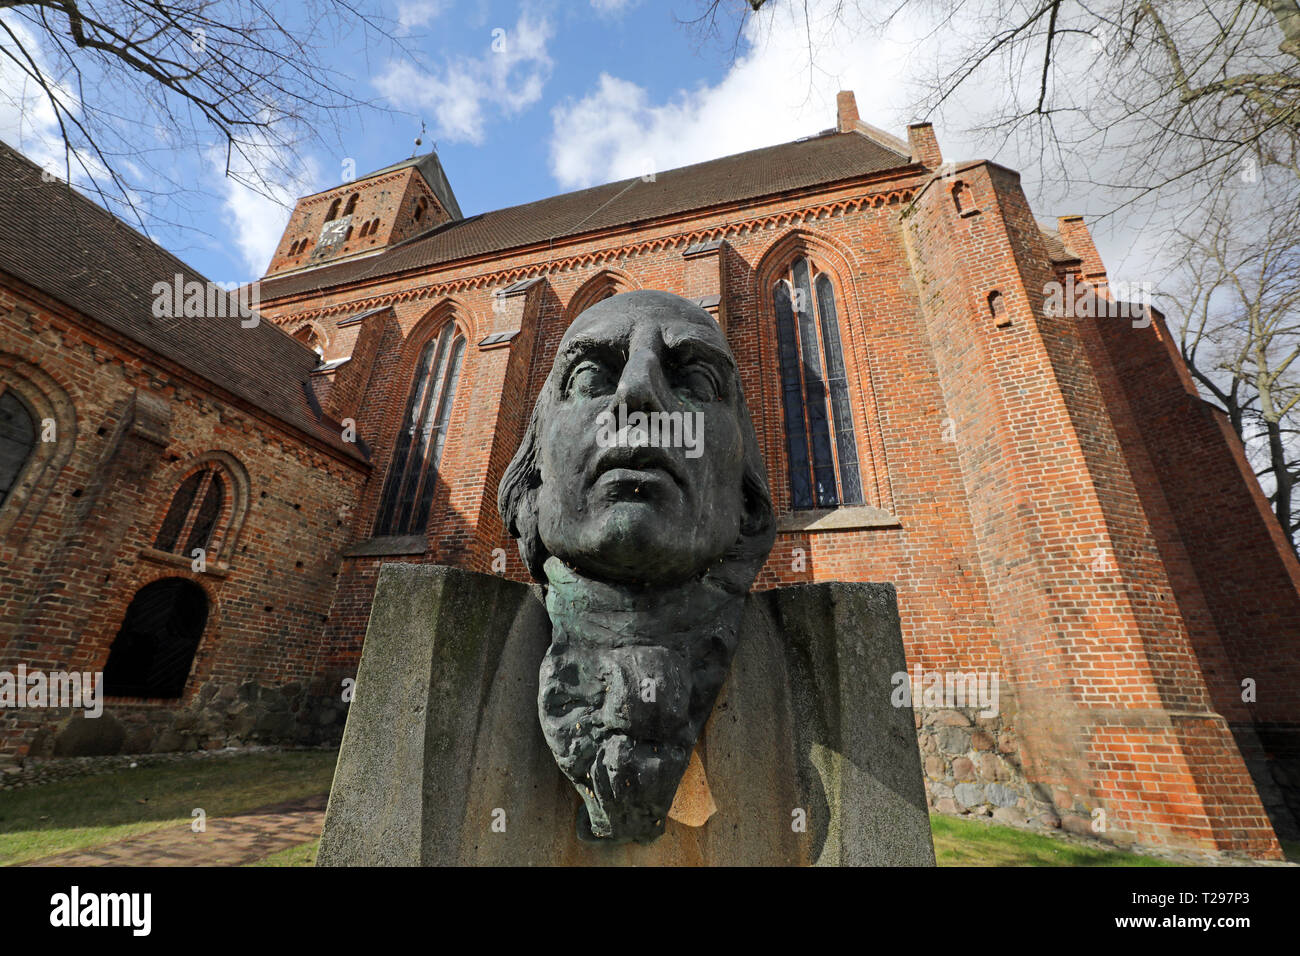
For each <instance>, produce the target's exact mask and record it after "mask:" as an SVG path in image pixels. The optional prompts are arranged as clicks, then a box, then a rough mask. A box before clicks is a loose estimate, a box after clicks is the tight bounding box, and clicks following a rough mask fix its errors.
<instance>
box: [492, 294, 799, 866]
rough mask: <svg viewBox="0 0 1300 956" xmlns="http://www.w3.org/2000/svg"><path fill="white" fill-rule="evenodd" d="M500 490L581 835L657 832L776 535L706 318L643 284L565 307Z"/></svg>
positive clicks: (762, 475) (725, 358)
mask: <svg viewBox="0 0 1300 956" xmlns="http://www.w3.org/2000/svg"><path fill="white" fill-rule="evenodd" d="M498 502H499V506H500V509H501V515H502V518H503V519H504V521H505V524H506V527H507V529H508V531H509V533H510V534H511V535H513V536H514V537H516V538H518V539H519V549H520V553H521V554H522V556H523V559H524V561H525V563H526V564H527V566H528V568H529V570H530V571H531V573H532V574H533V576H534V577H535V578H536V579H537V580H539V581H541V582H542V583H543V584H545V585H546V590H547V595H546V606H547V611H548V613H549V614H550V618H551V626H552V640H551V646H550V648H549V649H548V650H547V652H546V656H545V658H544V659H543V661H542V666H541V675H540V676H541V686H540V692H539V697H538V714H539V717H540V720H541V724H542V730H543V733H544V734H545V737H546V740H547V743H548V744H549V745H550V748H551V750H552V752H553V753H554V754H555V759H556V762H557V763H558V764H559V766H560V769H561V770H562V771H563V772H564V773H565V775H566V776H567V777H568V778H569V779H570V780H571V781H572V782H573V784H574V785H575V786H576V787H577V788H578V792H579V794H580V795H581V796H582V799H583V804H584V808H583V814H582V815H581V817H580V820H579V834H580V835H581V836H583V837H585V838H589V839H608V840H613V841H618V842H624V841H628V840H638V841H642V842H646V841H649V840H653V839H654V838H656V837H657V836H659V835H660V834H661V833H662V832H663V829H664V825H665V819H666V817H667V814H668V810H669V808H670V807H671V805H672V802H673V797H674V795H675V793H676V790H677V785H678V783H679V781H680V780H681V777H682V773H683V771H684V770H685V768H686V764H687V761H688V760H689V758H690V754H691V751H692V749H693V747H694V745H695V741H696V738H697V737H698V736H699V733H700V731H701V729H702V728H703V726H704V723H705V721H706V720H707V719H708V716H709V713H710V712H711V711H712V709H713V702H714V700H715V699H716V697H717V694H718V691H719V690H720V689H721V687H722V683H723V681H724V680H725V679H726V675H727V670H728V668H729V666H730V663H731V658H732V655H733V653H734V651H735V648H736V644H737V642H738V639H739V625H740V616H741V612H742V610H743V605H744V598H745V595H746V593H747V592H748V590H749V587H750V585H751V584H752V583H753V580H754V576H755V575H756V574H757V573H758V569H759V568H760V567H761V566H762V564H763V561H764V560H765V559H766V557H767V554H768V552H769V551H770V550H771V547H772V542H773V540H774V538H775V521H774V519H773V514H772V504H771V499H770V496H769V494H768V490H767V479H766V470H765V468H764V465H763V461H762V458H761V456H760V455H759V451H758V443H757V440H756V438H755V435H754V429H753V424H752V422H751V421H750V417H749V411H748V408H747V407H746V405H745V399H744V395H743V394H742V392H741V388H740V379H739V376H738V374H737V370H736V363H735V359H734V358H733V356H732V354H731V350H730V348H729V347H728V345H727V340H726V338H725V336H724V335H723V334H722V331H721V329H719V327H718V325H717V323H716V322H714V320H713V319H712V317H711V316H710V315H709V314H708V313H707V312H705V311H704V310H703V309H702V308H700V307H699V306H698V305H696V304H694V303H692V302H690V301H689V300H686V299H683V298H681V297H680V296H676V295H673V294H671V293H668V292H655V291H642V292H628V293H624V294H623V295H616V296H613V297H611V298H608V299H605V300H603V301H601V302H598V303H597V304H596V305H594V306H592V307H591V308H589V309H587V310H586V311H585V312H583V313H582V314H581V315H579V316H578V317H577V318H576V319H575V320H574V322H573V324H572V325H571V326H570V327H569V329H568V331H567V332H566V333H565V334H564V337H563V339H562V340H561V341H560V345H559V349H558V351H557V353H556V357H555V363H554V365H553V366H552V368H551V372H550V375H549V376H548V377H547V379H546V382H545V383H544V384H543V386H542V390H541V393H540V394H539V396H538V399H537V404H536V405H535V406H534V408H533V414H532V419H531V421H530V422H529V426H528V432H527V434H526V435H525V437H524V440H523V442H522V444H521V445H520V447H519V450H518V452H516V454H515V457H514V460H513V461H512V462H511V463H510V466H509V468H508V469H507V471H506V474H505V477H504V478H503V479H502V481H501V487H500V489H499V495H498Z"/></svg>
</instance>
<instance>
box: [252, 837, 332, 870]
mask: <svg viewBox="0 0 1300 956" xmlns="http://www.w3.org/2000/svg"><path fill="white" fill-rule="evenodd" d="M319 848H320V840H312V841H311V842H310V843H299V844H298V845H297V846H291V847H289V848H288V849H287V850H279V851H278V852H276V853H272V854H271V855H270V856H268V857H265V858H263V859H261V860H258V861H257V862H255V863H245V864H244V865H245V866H315V865H316V851H317V850H318V849H319Z"/></svg>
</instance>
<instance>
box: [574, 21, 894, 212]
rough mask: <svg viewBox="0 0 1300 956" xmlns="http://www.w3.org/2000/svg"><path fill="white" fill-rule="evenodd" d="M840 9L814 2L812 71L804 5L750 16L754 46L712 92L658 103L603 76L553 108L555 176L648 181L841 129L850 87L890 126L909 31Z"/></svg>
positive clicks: (868, 111)
mask: <svg viewBox="0 0 1300 956" xmlns="http://www.w3.org/2000/svg"><path fill="white" fill-rule="evenodd" d="M840 6H841V4H839V3H837V2H835V0H810V3H809V23H810V24H811V31H812V36H813V38H814V46H815V50H816V56H815V61H816V62H815V65H813V67H812V68H811V69H810V68H809V39H808V37H809V33H808V30H807V29H806V28H805V25H804V20H803V7H802V5H798V6H792V5H789V4H780V3H778V4H768V5H767V6H765V7H764V8H763V9H762V10H761V11H760V12H759V13H758V14H756V15H753V16H750V17H749V18H748V19H747V21H746V23H745V26H744V36H745V40H746V42H747V44H749V46H748V48H747V49H746V52H745V53H744V54H743V55H742V56H740V57H739V58H738V59H737V61H736V62H735V64H734V65H733V66H732V68H731V69H730V70H729V72H728V73H727V75H726V76H725V77H723V79H722V80H721V81H719V82H718V83H717V84H716V85H714V86H703V87H699V88H697V89H694V90H681V91H679V92H678V93H677V94H676V95H675V96H673V97H672V98H670V99H669V100H668V101H667V102H662V103H653V102H651V101H650V97H649V94H647V92H646V91H645V90H644V89H642V88H641V87H639V86H637V85H636V84H634V83H631V82H629V81H627V80H623V79H619V78H617V77H614V76H610V75H608V74H602V75H601V76H600V78H599V80H598V81H597V84H596V88H595V89H594V90H593V91H591V92H590V93H588V94H587V95H586V96H585V97H583V98H582V99H579V100H576V101H573V100H570V101H567V102H565V103H562V104H561V105H559V106H558V107H556V108H555V109H554V110H553V111H552V117H553V120H554V131H553V135H552V139H551V171H552V173H553V174H554V176H555V178H556V179H557V180H558V181H559V182H560V184H561V185H563V186H565V187H568V188H573V187H580V186H589V185H592V184H594V183H598V182H608V181H610V180H616V179H621V178H627V177H629V176H631V175H634V174H636V175H640V174H641V173H643V172H644V166H645V163H646V161H647V159H648V160H649V161H651V162H653V165H654V168H655V169H660V170H662V169H672V168H674V167H676V166H682V165H686V164H689V163H695V162H701V161H703V160H706V159H711V158H715V157H718V156H726V155H730V154H732V153H738V152H743V151H744V150H747V149H756V148H758V147H761V146H770V145H774V144H776V143H784V142H789V141H790V140H793V139H798V138H799V137H801V136H807V135H810V134H813V133H817V132H820V131H821V130H823V129H826V128H827V127H830V126H833V125H834V124H835V94H836V92H837V91H839V90H842V89H852V90H855V91H856V93H857V100H858V109H859V112H860V114H861V116H862V118H863V119H864V120H867V121H868V122H872V123H874V124H875V125H877V126H887V125H888V124H890V123H891V122H893V121H895V120H896V119H897V117H896V116H895V115H894V114H895V112H896V109H897V104H898V103H900V102H902V100H903V80H902V77H903V76H904V75H905V73H906V69H907V64H906V57H907V53H908V44H907V43H906V42H904V41H905V40H906V39H907V37H908V30H909V29H910V26H909V24H908V23H906V22H905V21H903V20H901V19H900V20H899V21H898V23H897V25H896V26H895V28H894V31H893V33H891V34H887V35H886V36H884V37H869V36H867V33H868V32H869V31H868V30H867V27H866V24H865V22H863V21H862V20H861V18H860V15H859V14H858V13H857V11H856V8H855V5H853V4H846V5H843V9H842V10H840V17H841V19H840V20H838V21H837V20H836V19H835V12H836V8H837V7H840ZM891 131H892V130H891ZM898 131H899V132H901V125H900V129H899V130H898Z"/></svg>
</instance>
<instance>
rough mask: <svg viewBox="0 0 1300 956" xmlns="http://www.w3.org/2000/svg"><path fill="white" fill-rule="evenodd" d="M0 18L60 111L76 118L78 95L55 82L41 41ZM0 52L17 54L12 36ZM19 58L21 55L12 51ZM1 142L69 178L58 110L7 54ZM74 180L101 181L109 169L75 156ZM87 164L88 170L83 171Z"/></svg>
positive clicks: (1, 36) (0, 67) (2, 61)
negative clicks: (89, 177)
mask: <svg viewBox="0 0 1300 956" xmlns="http://www.w3.org/2000/svg"><path fill="white" fill-rule="evenodd" d="M0 19H3V20H4V23H5V26H6V27H8V28H9V30H10V31H12V33H13V34H14V36H16V37H17V38H18V42H19V43H20V44H21V45H22V48H23V50H25V51H26V52H27V54H28V55H30V56H31V58H32V59H33V60H34V61H35V64H36V69H37V70H38V71H39V72H40V73H41V75H42V76H44V77H45V82H46V84H47V85H48V86H49V87H50V89H51V90H52V91H53V94H54V95H55V96H56V97H57V98H58V100H59V102H60V104H61V105H62V108H63V109H64V110H66V111H67V112H69V113H72V114H73V115H77V114H79V113H80V110H81V101H80V99H79V98H78V96H77V94H76V92H75V91H74V90H72V89H69V88H68V87H67V86H65V85H63V84H60V83H58V82H57V81H56V80H54V79H53V78H52V74H51V71H50V68H49V63H48V61H47V60H46V58H45V56H44V55H43V54H42V52H41V46H40V42H39V39H38V37H37V36H36V35H35V34H33V33H32V31H31V30H30V29H29V28H28V27H27V25H26V24H24V23H23V22H22V21H21V20H20V19H19V18H18V17H17V16H15V15H13V14H10V13H8V12H7V11H6V12H0ZM0 48H3V49H4V50H14V41H13V39H11V38H10V36H9V34H7V33H3V32H0ZM14 52H15V54H16V55H17V56H18V57H19V58H20V59H21V58H23V54H22V53H20V52H18V51H16V50H14ZM0 139H3V140H4V141H5V142H6V143H9V144H10V145H11V146H13V147H14V148H15V149H17V150H18V151H19V152H21V153H22V154H23V155H25V156H26V157H27V158H28V159H30V160H31V161H32V162H34V163H36V164H37V165H39V166H41V167H43V168H44V169H47V170H49V171H50V172H51V173H52V174H54V175H55V176H57V177H58V178H60V179H64V178H66V177H67V175H68V163H69V157H68V156H67V155H66V154H65V147H64V141H63V133H62V130H61V128H60V126H59V121H58V117H57V115H56V114H55V109H54V106H53V105H52V104H51V103H50V98H49V95H47V93H46V91H45V89H44V88H42V86H41V84H40V83H38V82H37V81H36V80H35V79H33V78H32V77H31V76H30V75H28V73H27V71H26V70H24V69H23V68H21V67H20V66H19V65H18V64H17V63H15V62H14V61H13V60H12V59H10V57H9V56H8V55H6V54H5V53H2V52H0ZM70 161H71V166H72V179H73V182H74V183H76V184H77V185H78V186H82V187H84V186H85V185H86V184H87V182H88V180H87V178H86V174H85V171H86V169H89V171H90V172H91V173H92V174H93V175H95V176H100V177H102V176H103V175H104V174H105V172H106V170H105V169H104V167H103V165H102V164H101V163H100V162H99V161H98V160H96V159H95V158H94V157H93V156H91V155H88V154H86V153H85V152H84V151H75V150H74V155H73V156H72V157H71V160H70ZM83 164H84V168H83Z"/></svg>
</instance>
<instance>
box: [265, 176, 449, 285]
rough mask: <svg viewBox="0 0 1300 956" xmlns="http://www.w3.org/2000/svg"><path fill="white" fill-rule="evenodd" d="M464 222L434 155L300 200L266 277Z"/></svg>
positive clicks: (365, 252) (373, 251)
mask: <svg viewBox="0 0 1300 956" xmlns="http://www.w3.org/2000/svg"><path fill="white" fill-rule="evenodd" d="M460 218H461V212H460V206H459V205H458V204H457V202H456V194H455V193H453V192H452V190H451V184H450V183H449V182H448V181H447V174H446V173H445V172H443V169H442V163H440V162H439V161H438V155H437V153H434V152H429V153H426V154H425V155H423V156H413V157H412V158H410V159H407V160H404V161H402V162H400V163H395V164H394V165H392V166H385V167H384V168H383V169H379V170H376V171H375V172H373V173H370V174H369V175H367V176H363V177H361V178H360V179H356V180H353V181H351V182H347V183H344V184H343V185H341V186H335V187H333V188H331V189H327V190H325V191H324V192H319V193H314V194H312V195H310V196H304V197H302V198H301V199H299V200H298V204H297V205H296V206H295V207H294V210H293V215H292V216H290V217H289V224H288V225H287V226H286V227H285V230H284V235H283V236H281V237H280V244H279V246H278V247H277V248H276V250H275V255H274V256H273V257H272V258H271V264H270V266H269V267H268V268H267V270H266V274H267V275H268V276H272V275H282V274H284V273H289V272H298V271H301V270H304V269H310V268H312V267H314V266H318V265H322V264H324V263H326V262H330V263H332V262H338V261H340V260H343V259H356V258H360V257H364V256H370V255H375V254H376V253H379V252H381V251H383V250H384V249H387V248H389V247H390V246H394V245H396V244H397V243H399V242H402V241H403V240H405V239H409V238H411V237H412V236H416V235H420V234H423V233H426V232H429V231H431V230H433V229H435V228H436V227H438V226H441V225H443V224H444V223H448V222H452V221H455V220H457V219H460Z"/></svg>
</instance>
